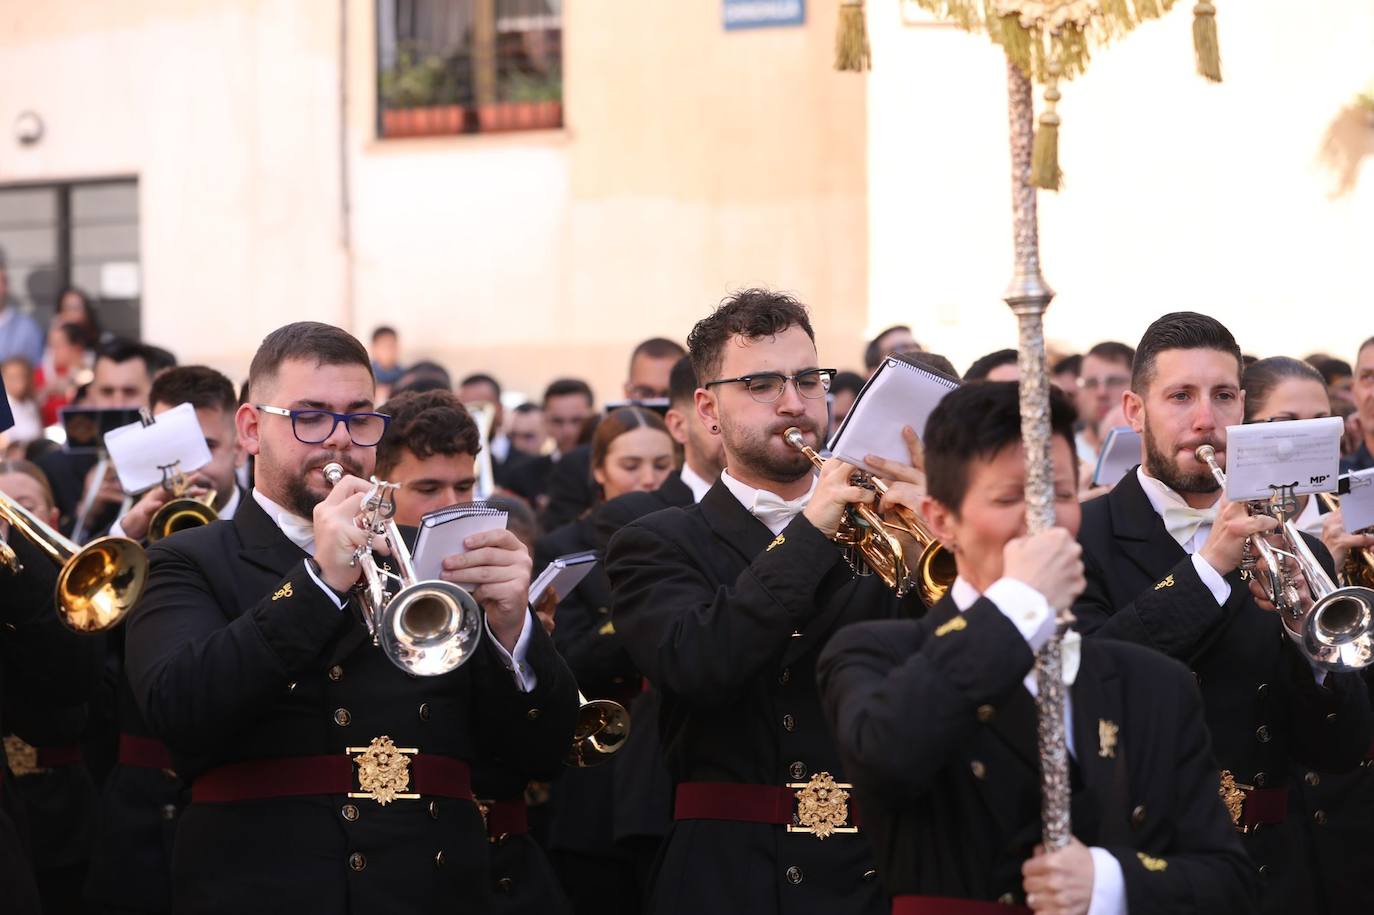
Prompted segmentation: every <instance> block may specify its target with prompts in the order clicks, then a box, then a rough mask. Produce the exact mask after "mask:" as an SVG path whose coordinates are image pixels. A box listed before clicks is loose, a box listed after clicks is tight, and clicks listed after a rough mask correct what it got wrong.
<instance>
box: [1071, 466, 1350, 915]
mask: <svg viewBox="0 0 1374 915" xmlns="http://www.w3.org/2000/svg"><path fill="white" fill-rule="evenodd" d="M1078 539H1079V542H1080V543H1081V544H1082V545H1083V560H1084V564H1085V566H1086V572H1087V579H1088V586H1087V590H1086V591H1085V592H1084V593H1083V595H1082V597H1081V598H1080V599H1079V601H1078V602H1077V604H1075V606H1074V608H1073V610H1074V613H1075V615H1076V616H1077V617H1078V623H1077V626H1078V627H1079V628H1080V629H1082V631H1083V632H1085V633H1087V634H1089V635H1092V636H1098V637H1105V638H1114V639H1122V640H1125V641H1131V642H1137V643H1140V644H1143V645H1147V646H1149V647H1151V648H1154V649H1156V650H1158V651H1161V652H1163V653H1164V654H1167V655H1169V656H1171V657H1174V658H1177V659H1178V660H1180V661H1182V662H1183V663H1184V664H1186V665H1188V667H1190V668H1191V669H1192V670H1193V672H1194V674H1195V676H1196V678H1197V682H1198V686H1199V687H1200V689H1201V692H1202V700H1203V707H1204V710H1205V713H1206V719H1207V726H1208V728H1209V729H1210V731H1211V735H1212V749H1213V752H1214V754H1215V756H1216V759H1217V764H1218V766H1219V768H1221V769H1224V770H1228V771H1230V772H1231V773H1233V774H1234V776H1235V778H1236V781H1237V782H1239V783H1240V784H1246V785H1254V786H1256V787H1260V788H1281V787H1285V786H1287V785H1288V784H1289V775H1290V771H1291V770H1292V768H1293V766H1294V764H1295V763H1301V764H1304V765H1309V766H1312V767H1313V768H1316V769H1320V770H1323V771H1345V770H1349V769H1350V768H1352V767H1353V766H1355V765H1356V764H1358V763H1359V761H1360V760H1361V758H1363V756H1364V754H1365V752H1366V751H1367V750H1368V749H1369V741H1370V734H1371V722H1370V705H1369V696H1368V694H1367V692H1366V690H1365V688H1364V684H1363V683H1362V681H1361V680H1360V678H1359V677H1358V676H1357V675H1355V674H1328V675H1327V676H1326V679H1325V682H1324V685H1323V686H1318V685H1317V682H1316V679H1315V677H1314V675H1313V672H1312V669H1311V667H1310V665H1309V664H1308V663H1307V661H1306V659H1305V658H1304V657H1303V655H1302V653H1301V652H1300V651H1299V650H1298V648H1297V647H1296V645H1295V644H1294V643H1293V640H1292V639H1290V638H1289V637H1288V636H1287V635H1285V634H1284V632H1283V624H1282V623H1281V622H1280V620H1279V618H1278V615H1277V614H1275V613H1269V612H1265V611H1264V610H1262V609H1260V607H1259V605H1258V604H1256V603H1255V601H1254V598H1253V597H1252V596H1251V595H1250V592H1249V589H1248V587H1247V584H1246V582H1244V581H1242V580H1241V577H1240V574H1239V573H1238V572H1232V573H1231V574H1230V575H1228V576H1227V581H1228V582H1229V583H1230V585H1231V595H1230V597H1229V598H1228V600H1227V601H1226V604H1225V606H1218V605H1217V602H1216V599H1215V598H1213V597H1212V593H1211V592H1210V591H1209V590H1208V589H1207V586H1206V585H1205V584H1204V583H1203V582H1202V580H1201V578H1199V576H1198V574H1197V570H1196V568H1195V567H1194V565H1193V561H1192V558H1191V557H1190V556H1189V555H1188V554H1187V553H1186V552H1185V551H1184V549H1183V548H1182V547H1180V546H1179V545H1178V543H1177V542H1176V541H1175V540H1174V539H1173V538H1172V537H1171V536H1169V533H1168V531H1167V530H1165V528H1164V522H1163V521H1162V520H1161V519H1160V517H1159V515H1158V514H1156V513H1155V511H1154V509H1153V507H1152V506H1151V505H1150V502H1149V499H1148V498H1147V497H1146V495H1145V491H1144V490H1143V489H1142V488H1141V486H1140V481H1139V479H1138V478H1137V476H1136V473H1135V472H1132V473H1128V474H1127V475H1126V476H1125V478H1123V479H1122V480H1121V482H1120V483H1118V484H1117V485H1116V488H1114V489H1113V490H1112V491H1111V492H1110V493H1109V494H1107V495H1105V496H1101V497H1099V498H1097V499H1093V500H1091V501H1089V502H1087V503H1086V504H1085V505H1084V506H1083V524H1082V527H1081V528H1080V529H1079V533H1078ZM1308 545H1309V546H1310V547H1311V548H1312V552H1313V554H1314V555H1315V556H1316V557H1317V558H1318V559H1319V560H1320V561H1321V562H1322V564H1323V565H1324V566H1325V567H1326V568H1327V571H1328V574H1330V573H1331V571H1332V570H1331V557H1330V554H1329V553H1327V551H1326V550H1325V548H1324V547H1322V546H1321V544H1320V543H1317V542H1316V541H1313V540H1310V539H1309V541H1308ZM1300 833H1301V830H1300V829H1298V828H1297V827H1296V824H1294V823H1293V822H1292V820H1291V819H1290V820H1289V822H1287V823H1284V824H1281V825H1277V826H1264V827H1262V828H1261V829H1260V830H1258V831H1257V832H1253V833H1251V834H1248V835H1246V836H1245V837H1244V844H1245V846H1246V850H1247V851H1248V852H1249V853H1250V856H1251V857H1252V858H1253V859H1254V861H1255V864H1256V866H1257V867H1260V868H1261V872H1262V873H1263V874H1264V875H1265V878H1266V879H1265V886H1266V891H1265V893H1264V894H1263V897H1262V899H1263V902H1264V905H1265V907H1266V910H1268V911H1276V912H1277V911H1281V910H1282V911H1299V910H1303V909H1304V907H1305V906H1310V904H1311V900H1312V899H1313V898H1314V897H1313V895H1312V894H1313V890H1312V888H1311V887H1310V886H1308V885H1307V880H1308V874H1307V870H1308V869H1307V868H1306V867H1305V866H1302V865H1301V864H1299V863H1296V862H1301V861H1302V860H1303V852H1302V850H1301V842H1300V838H1299V837H1300ZM1271 906H1272V908H1270V907H1271Z"/></svg>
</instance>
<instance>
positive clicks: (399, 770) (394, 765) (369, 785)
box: [344, 734, 420, 807]
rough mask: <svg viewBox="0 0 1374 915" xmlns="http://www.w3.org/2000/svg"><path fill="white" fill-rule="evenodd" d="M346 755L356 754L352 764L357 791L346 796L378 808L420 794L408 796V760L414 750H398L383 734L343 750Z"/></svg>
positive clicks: (414, 752)
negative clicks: (376, 805) (366, 743)
mask: <svg viewBox="0 0 1374 915" xmlns="http://www.w3.org/2000/svg"><path fill="white" fill-rule="evenodd" d="M344 749H345V750H346V751H347V752H348V753H350V754H352V753H357V754H359V755H357V756H354V757H353V762H354V764H355V765H357V767H358V788H359V789H360V790H358V791H350V792H349V793H348V796H349V797H360V798H368V799H370V800H374V801H376V802H377V803H378V804H379V805H381V806H382V807H385V806H386V805H387V804H390V803H391V802H392V801H414V800H419V798H420V795H418V794H408V793H407V792H408V791H409V790H410V757H411V756H414V755H415V754H416V753H419V752H420V751H419V749H418V748H416V747H398V746H396V744H394V743H392V742H391V738H390V737H387V736H386V735H385V734H383V735H382V736H381V737H374V738H372V742H371V743H370V744H368V745H367V746H365V747H345V748H344Z"/></svg>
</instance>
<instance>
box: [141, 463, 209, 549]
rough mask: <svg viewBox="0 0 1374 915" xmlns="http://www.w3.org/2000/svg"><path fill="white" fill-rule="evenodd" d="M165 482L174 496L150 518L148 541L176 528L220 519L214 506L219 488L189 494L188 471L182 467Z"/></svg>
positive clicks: (166, 535) (164, 535)
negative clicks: (200, 493)
mask: <svg viewBox="0 0 1374 915" xmlns="http://www.w3.org/2000/svg"><path fill="white" fill-rule="evenodd" d="M162 485H163V487H164V488H166V489H169V490H171V492H172V498H171V499H170V500H169V501H168V502H166V503H165V504H164V505H163V506H162V507H161V508H159V509H158V510H157V511H156V512H154V513H153V517H152V519H151V520H150V521H149V522H148V542H149V543H157V542H158V541H159V540H161V539H162V538H164V537H169V536H171V535H172V534H175V533H176V532H177V531H184V530H187V529H189V528H193V527H204V526H205V525H207V524H209V523H210V522H211V521H218V520H219V513H218V512H217V511H215V509H214V508H213V507H212V506H214V504H215V498H216V497H217V496H218V495H219V493H218V491H217V490H214V489H212V490H210V491H209V492H207V493H205V494H204V495H201V496H187V495H186V490H187V489H188V488H189V484H188V482H187V480H186V475H185V474H184V473H181V472H179V471H178V472H177V474H176V475H175V476H173V477H171V478H170V479H168V480H164V481H163V483H162Z"/></svg>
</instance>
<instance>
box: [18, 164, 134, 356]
mask: <svg viewBox="0 0 1374 915" xmlns="http://www.w3.org/2000/svg"><path fill="white" fill-rule="evenodd" d="M0 265H3V266H4V267H5V271H6V274H7V278H8V281H9V282H8V290H7V291H8V298H9V304H10V305H11V306H17V307H18V308H19V310H20V311H25V312H28V313H30V314H32V315H33V316H34V317H35V318H36V319H37V320H38V322H39V324H40V325H41V326H43V327H46V326H47V324H48V322H49V321H50V320H51V318H52V315H53V312H54V310H55V308H56V305H57V297H58V294H59V293H60V292H62V290H64V289H65V288H67V287H69V286H76V287H78V288H79V289H81V290H82V291H84V292H85V293H86V294H87V295H88V296H89V300H90V302H91V304H92V305H93V306H95V310H96V313H97V315H98V316H99V318H100V324H101V327H102V328H103V329H104V330H106V331H108V332H111V333H114V334H116V335H118V336H122V337H130V338H133V339H137V338H138V335H139V330H140V328H139V324H140V311H141V303H142V277H141V269H140V257H139V238H138V182H137V181H133V180H128V179H125V180H112V181H82V182H73V183H63V184H29V185H18V186H15V185H11V186H8V187H3V186H0Z"/></svg>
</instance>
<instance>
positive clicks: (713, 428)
mask: <svg viewBox="0 0 1374 915" xmlns="http://www.w3.org/2000/svg"><path fill="white" fill-rule="evenodd" d="M711 431H712V432H719V431H720V426H712V427H711Z"/></svg>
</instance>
